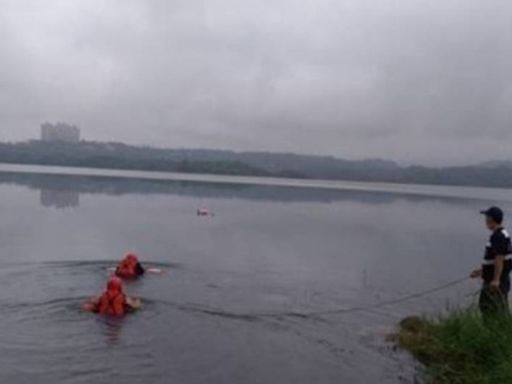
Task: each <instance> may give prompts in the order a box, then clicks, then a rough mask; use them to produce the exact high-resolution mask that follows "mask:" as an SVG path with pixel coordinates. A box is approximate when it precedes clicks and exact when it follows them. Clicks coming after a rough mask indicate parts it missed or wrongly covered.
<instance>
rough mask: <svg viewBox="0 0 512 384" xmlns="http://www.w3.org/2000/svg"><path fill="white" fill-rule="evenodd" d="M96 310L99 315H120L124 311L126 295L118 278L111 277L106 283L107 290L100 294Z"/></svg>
mask: <svg viewBox="0 0 512 384" xmlns="http://www.w3.org/2000/svg"><path fill="white" fill-rule="evenodd" d="M97 311H98V313H99V314H101V315H109V316H122V315H124V314H125V312H126V295H125V294H124V292H123V285H122V282H121V280H120V279H119V278H117V277H112V278H111V279H110V280H109V281H108V284H107V290H106V291H105V292H104V293H103V295H101V297H100V300H99V302H98V308H97Z"/></svg>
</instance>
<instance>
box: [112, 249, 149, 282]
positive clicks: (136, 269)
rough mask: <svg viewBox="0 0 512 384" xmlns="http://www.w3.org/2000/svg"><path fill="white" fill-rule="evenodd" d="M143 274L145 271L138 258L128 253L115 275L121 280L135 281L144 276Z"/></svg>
mask: <svg viewBox="0 0 512 384" xmlns="http://www.w3.org/2000/svg"><path fill="white" fill-rule="evenodd" d="M145 272H146V270H145V269H144V267H143V266H142V265H141V263H140V262H139V258H138V257H137V256H136V255H134V254H132V253H130V254H128V255H126V257H125V258H124V259H123V260H121V262H120V263H119V265H118V266H117V268H116V272H115V275H116V276H117V277H120V278H121V279H136V278H138V277H140V276H142V275H144V273H145Z"/></svg>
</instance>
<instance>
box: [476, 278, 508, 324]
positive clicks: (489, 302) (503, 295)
mask: <svg viewBox="0 0 512 384" xmlns="http://www.w3.org/2000/svg"><path fill="white" fill-rule="evenodd" d="M508 292H509V289H508V287H504V286H502V287H500V289H495V288H491V287H490V286H489V285H487V284H484V285H483V287H482V290H481V291H480V299H479V300H478V306H479V308H480V312H481V313H482V316H483V317H484V320H485V319H489V318H491V317H496V316H503V315H508V314H509V306H508Z"/></svg>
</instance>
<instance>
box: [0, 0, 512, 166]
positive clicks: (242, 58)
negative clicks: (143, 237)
mask: <svg viewBox="0 0 512 384" xmlns="http://www.w3.org/2000/svg"><path fill="white" fill-rule="evenodd" d="M511 11H512V4H509V3H508V2H489V1H477V0H446V1H431V0H429V1H427V0H410V1H398V0H379V1H377V0H373V1H370V0H337V1H331V0H316V1H301V2H298V1H296V0H294V1H292V0H273V1H269V0H267V1H264V0H259V1H256V0H247V1H244V2H240V1H236V0H219V1H216V2H206V1H204V0H202V1H199V0H187V1H185V0H171V1H164V0H153V1H149V0H148V1H143V0H123V1H121V0H110V1H103V0H89V1H87V2H85V1H79V0H60V1H58V0H49V1H45V2H41V1H36V0H32V1H30V0H25V1H19V0H4V1H2V3H1V4H0V62H1V66H2V71H0V126H1V130H0V139H3V140H21V139H27V138H31V137H34V136H36V135H37V132H38V125H39V123H40V122H41V121H44V120H67V121H70V122H73V123H77V124H79V125H80V126H81V127H82V130H83V133H84V135H85V137H87V138H90V139H97V140H118V141H126V142H130V143H140V144H151V145H160V146H172V147H175V146H177V147H213V148H232V149H239V150H246V149H249V150H254V149H255V150H275V151H296V152H302V153H318V154H332V155H336V156H341V157H348V158H365V157H386V158H393V159H396V160H400V161H404V162H424V163H429V164H437V163H467V162H475V161H478V160H487V159H491V158H510V157H511V156H510V155H509V152H508V151H509V149H508V148H507V146H506V145H505V143H506V141H507V140H510V139H511V138H512V130H511V117H512V116H511V112H510V111H512V109H511V107H512V97H511V96H512V80H511V79H510V76H509V74H508V71H509V68H511V67H512V49H511V48H512V46H511V45H512V24H511V23H510V22H509V18H508V15H510V14H511Z"/></svg>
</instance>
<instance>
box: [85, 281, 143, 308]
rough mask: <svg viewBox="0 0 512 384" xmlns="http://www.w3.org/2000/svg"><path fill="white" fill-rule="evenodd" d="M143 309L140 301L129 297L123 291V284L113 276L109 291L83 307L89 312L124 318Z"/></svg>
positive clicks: (108, 284)
mask: <svg viewBox="0 0 512 384" xmlns="http://www.w3.org/2000/svg"><path fill="white" fill-rule="evenodd" d="M141 307H142V303H141V301H140V300H139V299H135V298H132V297H129V296H127V295H126V294H125V293H124V291H123V282H122V281H121V279H120V278H119V277H116V276H113V277H111V278H110V279H109V280H108V282H107V289H106V291H105V292H103V294H102V295H101V296H98V297H93V298H91V299H89V300H88V301H87V302H85V303H84V304H83V305H82V309H83V310H84V311H87V312H93V313H98V314H100V315H105V316H123V315H125V314H126V313H129V312H134V311H136V310H137V309H140V308H141Z"/></svg>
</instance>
